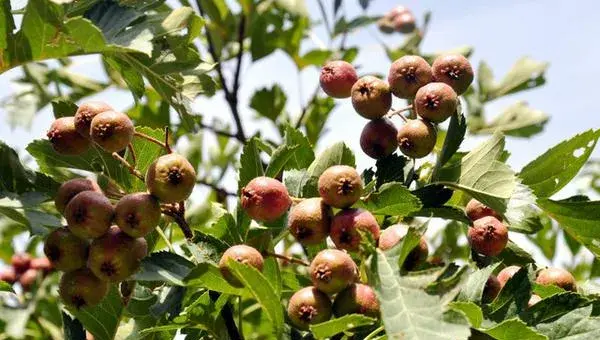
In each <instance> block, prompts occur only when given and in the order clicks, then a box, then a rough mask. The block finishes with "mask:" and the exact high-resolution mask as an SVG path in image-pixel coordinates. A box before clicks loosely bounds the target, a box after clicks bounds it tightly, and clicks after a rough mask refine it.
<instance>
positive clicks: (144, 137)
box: [133, 131, 171, 153]
mask: <svg viewBox="0 0 600 340" xmlns="http://www.w3.org/2000/svg"><path fill="white" fill-rule="evenodd" d="M133 135H134V136H136V137H140V138H143V139H145V140H147V141H149V142H152V143H154V144H156V145H158V146H160V147H161V148H164V149H165V150H167V152H169V153H170V150H171V148H169V147H168V145H167V144H166V143H163V142H161V141H159V140H158V139H156V138H154V137H151V136H148V135H147V134H145V133H143V132H139V131H136V132H134V133H133ZM166 138H167V139H168V138H169V136H168V134H167V137H166Z"/></svg>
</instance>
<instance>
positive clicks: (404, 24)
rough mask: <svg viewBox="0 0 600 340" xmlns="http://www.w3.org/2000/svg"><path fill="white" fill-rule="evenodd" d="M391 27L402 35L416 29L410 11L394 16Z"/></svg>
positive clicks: (413, 17)
mask: <svg viewBox="0 0 600 340" xmlns="http://www.w3.org/2000/svg"><path fill="white" fill-rule="evenodd" d="M393 25H394V30H395V31H396V32H400V33H404V34H408V33H412V32H413V31H414V30H415V28H416V27H417V24H416V22H415V16H414V15H413V14H412V13H411V12H410V11H409V12H404V13H401V14H400V15H398V16H396V17H395V18H394V23H393Z"/></svg>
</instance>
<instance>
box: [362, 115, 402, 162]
mask: <svg viewBox="0 0 600 340" xmlns="http://www.w3.org/2000/svg"><path fill="white" fill-rule="evenodd" d="M396 135H398V129H396V126H395V125H394V123H393V122H392V121H391V120H389V119H387V118H381V119H375V120H372V121H370V122H368V123H367V124H366V125H365V127H364V128H363V130H362V133H361V134H360V147H361V149H362V150H363V152H364V153H365V154H367V156H369V157H371V158H374V159H381V158H385V157H387V156H389V155H391V154H393V153H394V151H396V149H397V148H398V140H397V139H396Z"/></svg>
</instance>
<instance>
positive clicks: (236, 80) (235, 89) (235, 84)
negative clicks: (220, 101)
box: [233, 12, 246, 102]
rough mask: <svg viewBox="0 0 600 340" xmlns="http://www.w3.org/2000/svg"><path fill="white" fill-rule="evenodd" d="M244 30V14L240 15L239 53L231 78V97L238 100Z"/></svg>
mask: <svg viewBox="0 0 600 340" xmlns="http://www.w3.org/2000/svg"><path fill="white" fill-rule="evenodd" d="M245 29H246V16H245V15H244V13H243V12H242V13H240V26H239V28H238V45H239V51H238V54H237V57H236V59H237V64H236V66H235V75H234V77H233V95H234V97H235V99H236V102H237V99H238V93H239V90H240V73H241V71H242V57H243V56H244V34H245V33H244V30H245Z"/></svg>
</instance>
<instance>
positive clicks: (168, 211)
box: [161, 202, 194, 240]
mask: <svg viewBox="0 0 600 340" xmlns="http://www.w3.org/2000/svg"><path fill="white" fill-rule="evenodd" d="M161 211H162V213H163V214H165V215H167V216H170V217H172V218H173V220H175V223H177V225H179V228H181V231H182V232H183V235H184V236H185V238H187V239H188V240H191V239H192V238H193V237H194V233H193V232H192V229H191V228H190V225H189V224H188V223H187V221H186V220H185V205H184V203H183V202H180V203H179V204H177V205H175V204H168V205H163V206H162V207H161Z"/></svg>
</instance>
